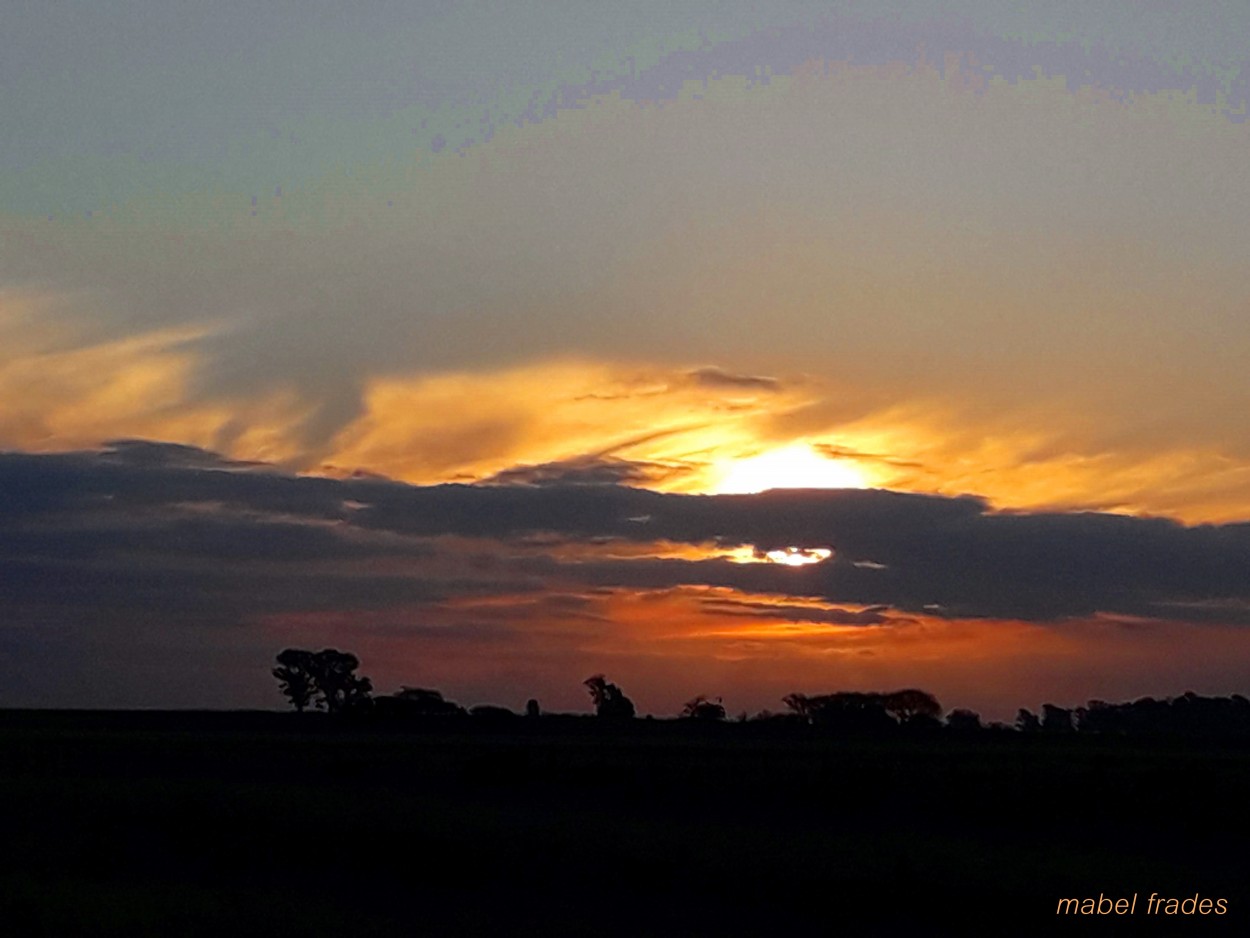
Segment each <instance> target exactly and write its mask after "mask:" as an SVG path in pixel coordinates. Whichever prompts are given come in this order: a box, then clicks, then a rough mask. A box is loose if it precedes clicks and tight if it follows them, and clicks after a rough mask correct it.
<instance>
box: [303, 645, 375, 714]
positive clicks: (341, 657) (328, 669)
mask: <svg viewBox="0 0 1250 938" xmlns="http://www.w3.org/2000/svg"><path fill="white" fill-rule="evenodd" d="M358 667H360V660H359V659H358V658H357V657H356V656H355V655H353V654H352V653H351V652H346V651H336V650H335V649H333V648H326V649H324V650H322V651H319V652H317V654H316V655H314V656H313V677H314V679H315V680H316V683H317V690H318V692H319V693H320V696H319V697H318V698H317V705H318V706H324V707H325V708H326V710H327V712H329V713H341V712H342V711H344V710H349V709H355V708H357V707H360V706H361V705H363V704H364V703H365V702H366V701H368V699H369V694H370V693H371V692H372V691H373V682H372V681H370V680H369V679H368V678H367V677H358V676H357V675H356V673H355V672H356V669H357V668H358Z"/></svg>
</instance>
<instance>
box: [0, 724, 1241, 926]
mask: <svg viewBox="0 0 1250 938" xmlns="http://www.w3.org/2000/svg"><path fill="white" fill-rule="evenodd" d="M1248 797H1250V751H1248V750H1247V749H1246V748H1245V747H1244V746H1232V745H1229V746H1220V745H1216V744H1204V745H1198V744H1188V745H1187V744H1183V743H1179V742H1178V743H1175V744H1169V743H1150V744H1147V743H1142V742H1129V741H1116V740H1101V739H1088V738H1060V739H1054V738H1047V737H1041V736H1037V737H1021V736H1018V735H1016V734H1001V735H998V734H982V735H980V736H978V737H974V738H967V739H958V738H951V737H949V736H938V737H932V738H924V739H898V740H892V741H836V740H828V739H819V738H808V737H805V736H803V735H801V734H800V735H797V736H788V737H785V738H776V737H769V736H765V735H762V734H761V733H754V734H753V733H752V732H751V729H750V726H749V725H748V726H746V727H740V726H734V725H714V726H709V727H699V726H690V725H688V724H677V723H669V722H660V721H656V722H650V721H633V723H632V724H630V725H629V726H628V727H625V728H612V727H605V726H603V725H601V724H600V723H596V722H595V721H594V720H593V719H565V720H561V719H559V718H554V719H548V718H544V719H541V720H537V721H523V720H518V721H516V722H515V723H513V724H511V725H510V726H508V727H504V728H490V727H481V726H479V725H478V724H477V722H476V721H473V720H469V719H466V720H462V721H453V723H452V724H449V725H447V726H446V727H439V726H433V727H431V728H428V729H424V730H421V731H412V730H398V729H379V728H373V727H361V726H355V725H352V724H350V723H343V722H339V723H335V722H334V721H331V720H329V719H326V718H322V717H320V715H313V716H306V717H302V718H301V717H299V716H296V715H294V714H263V713H253V714H248V713H239V714H207V713H199V714H196V713H182V714H138V713H134V714H116V713H113V714H109V713H25V712H8V713H0V811H2V812H3V819H2V823H0V831H2V832H3V838H4V839H3V844H4V849H3V852H2V853H0V933H7V934H13V935H50V936H69V935H93V934H99V935H134V936H138V935H160V936H176V935H209V934H221V935H250V934H260V935H273V936H278V935H291V936H316V935H336V936H347V935H350V936H356V935H462V934H463V935H476V934H481V935H562V934H582V935H596V934H609V935H617V934H620V935H635V934H636V935H674V936H684V935H728V934H733V935H740V934H745V935H788V934H795V935H808V934H814V935H815V934H819V935H873V934H886V935H892V934H911V935H940V934H986V935H1020V934H1056V935H1060V934H1100V935H1111V934H1130V935H1136V934H1175V935H1190V934H1193V935H1203V934H1250V914H1248V908H1250V888H1247V874H1248V873H1250V859H1248V856H1250V854H1248V852H1247V851H1248V846H1250V840H1248V837H1247V835H1248V833H1250V810H1247V806H1246V803H1247V798H1248ZM1134 892H1136V893H1137V894H1138V903H1137V908H1136V913H1135V914H1134V915H1132V916H1127V915H1126V916H1120V917H1117V916H1115V915H1102V916H1087V917H1084V918H1082V917H1078V916H1066V917H1062V918H1057V917H1056V914H1055V908H1056V902H1057V900H1058V899H1059V898H1060V897H1063V896H1071V897H1079V898H1085V897H1095V898H1096V897H1098V896H1099V894H1100V893H1101V894H1103V895H1105V896H1109V897H1114V898H1119V897H1121V896H1132V894H1133V893H1134ZM1152 892H1157V893H1160V894H1162V895H1165V896H1169V897H1178V898H1182V899H1184V898H1192V897H1193V896H1194V894H1195V893H1198V894H1200V896H1201V897H1202V898H1208V897H1209V898H1212V899H1215V898H1224V899H1226V900H1227V903H1228V909H1229V911H1228V913H1227V914H1225V915H1223V916H1216V915H1213V914H1208V915H1205V916H1204V915H1197V914H1194V915H1187V916H1180V915H1177V916H1161V915H1158V914H1156V915H1153V916H1148V915H1147V914H1146V909H1145V905H1146V901H1147V897H1148V896H1149V895H1150V894H1151V893H1152Z"/></svg>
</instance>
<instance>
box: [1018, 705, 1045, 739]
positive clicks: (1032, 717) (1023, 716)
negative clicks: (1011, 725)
mask: <svg viewBox="0 0 1250 938" xmlns="http://www.w3.org/2000/svg"><path fill="white" fill-rule="evenodd" d="M1041 728H1042V721H1041V720H1039V719H1038V718H1037V714H1036V713H1034V712H1033V711H1032V710H1026V709H1025V708H1024V707H1021V708H1020V709H1019V710H1017V711H1016V729H1018V730H1019V731H1020V732H1021V733H1036V732H1038V731H1040V730H1041Z"/></svg>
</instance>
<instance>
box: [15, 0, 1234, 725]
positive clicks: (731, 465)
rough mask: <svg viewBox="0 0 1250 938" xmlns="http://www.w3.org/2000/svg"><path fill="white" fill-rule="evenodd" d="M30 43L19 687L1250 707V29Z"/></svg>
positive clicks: (24, 100) (91, 10) (151, 35)
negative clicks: (289, 678)
mask: <svg viewBox="0 0 1250 938" xmlns="http://www.w3.org/2000/svg"><path fill="white" fill-rule="evenodd" d="M0 25H2V28H0V89H2V92H3V93H0V127H3V128H4V130H3V132H2V133H0V673H3V674H4V680H3V681H0V705H3V706H58V707H60V706H88V707H106V706H108V707H160V706H177V707H183V706H206V707H278V706H280V705H281V703H282V701H281V698H280V697H279V695H278V693H277V690H276V684H275V682H274V681H273V679H272V678H271V677H270V675H269V669H270V668H271V667H272V664H273V656H274V654H275V653H276V652H277V651H278V650H280V649H281V648H284V647H287V646H298V647H311V648H321V647H326V646H333V647H338V648H343V649H349V650H352V651H354V652H356V653H357V654H358V655H359V657H360V658H361V659H362V662H363V666H362V671H363V672H364V673H367V674H369V675H370V676H371V677H372V678H373V680H374V684H375V686H376V688H377V690H378V691H379V692H382V693H389V692H391V691H393V690H396V689H398V688H399V687H400V686H401V685H409V686H423V687H437V688H439V689H441V690H442V691H444V693H446V694H447V695H448V696H449V697H451V698H453V699H456V700H458V701H460V702H462V703H466V704H473V703H488V702H489V703H497V704H503V705H507V706H511V707H514V708H520V707H521V706H522V705H523V704H524V702H525V700H526V699H527V698H529V697H537V698H538V699H539V700H540V701H541V702H542V704H543V706H544V707H547V708H551V709H569V710H575V709H576V710H585V709H588V707H589V699H588V697H587V695H586V693H585V689H584V688H583V687H581V681H582V680H583V679H584V678H585V677H587V676H588V675H590V674H592V673H596V672H604V673H606V674H607V675H608V677H609V679H610V680H613V681H615V682H616V683H618V684H620V685H621V686H622V687H623V688H624V690H625V691H626V692H627V693H628V694H630V696H631V697H633V698H634V700H635V701H636V703H637V704H638V707H639V710H640V711H641V712H651V713H655V714H672V713H675V712H676V711H677V710H679V709H680V707H681V704H682V703H683V701H685V700H687V699H689V698H690V697H692V696H694V695H695V694H699V693H703V694H708V695H711V696H721V697H723V698H724V700H725V703H726V706H727V707H728V709H729V710H730V712H731V713H735V714H736V713H738V712H740V711H750V712H755V711H757V710H760V709H763V708H769V709H773V710H779V709H781V708H782V705H781V702H780V699H781V697H782V696H783V695H784V694H786V693H789V692H791V691H802V692H808V693H818V692H825V691H832V690H891V689H895V688H898V687H909V686H917V687H922V688H924V689H927V690H930V691H932V692H934V693H935V694H936V695H937V696H938V697H939V698H940V700H941V701H942V702H943V704H944V705H946V706H947V707H948V708H951V707H960V706H962V707H971V708H974V709H978V710H980V711H982V712H983V713H984V714H985V715H986V716H987V717H989V718H994V719H1010V718H1011V717H1012V716H1013V715H1014V712H1015V709H1016V708H1017V707H1020V706H1028V707H1037V706H1038V705H1039V704H1040V703H1041V702H1042V701H1043V700H1047V701H1053V702H1056V703H1060V704H1065V705H1075V704H1079V703H1083V702H1084V701H1086V700H1087V699H1089V698H1091V697H1101V698H1104V699H1117V700H1118V699H1125V698H1129V697H1136V696H1142V695H1146V694H1152V695H1156V696H1164V695H1172V694H1179V693H1181V692H1184V691H1186V690H1194V691H1197V692H1200V693H1213V694H1226V693H1232V692H1242V693H1245V692H1247V691H1250V664H1247V662H1250V419H1247V414H1250V367H1247V361H1248V360H1250V274H1248V272H1247V271H1248V261H1250V121H1247V102H1248V100H1250V7H1247V6H1246V4H1245V3H1244V2H1240V0H1230V2H1226V3H1221V2H1210V0H1198V2H1194V3H1189V4H1178V3H1174V2H1128V0H1108V2H1099V3H1094V4H1090V3H1066V2H1065V3H1047V4H1003V3H997V2H990V0H941V2H938V0H932V2H924V0H895V2H888V0H876V2H871V3H868V2H864V3H852V2H848V3H836V2H823V3H815V2H794V3H787V2H780V0H769V2H757V3H732V2H694V0H690V2H681V3H671V2H663V3H661V2H654V3H653V2H623V3H613V4H607V3H604V4H586V3H582V2H576V3H574V2H568V3H565V2H557V0H551V2H541V3H539V2H535V3H523V2H508V3H488V2H480V3H478V2H466V3H444V2H438V3H436V2H426V3H411V2H398V0H394V2H391V0H380V2H368V0H363V2H360V3H356V4H350V5H345V4H341V3H337V2H334V3H331V2H320V0H300V2H294V0H275V2H271V3H266V4H262V5H257V4H253V3H242V2H234V0H223V2H219V3H212V4H199V5H186V4H176V3H171V2H167V0H118V2H112V3H108V4H85V3H82V4H79V3H69V2H64V3H61V2H46V0H44V2H37V3H33V2H32V3H26V2H10V3H8V4H7V5H6V7H5V12H4V13H3V14H2V15H0ZM448 483H451V485H448ZM766 489H774V490H775V491H773V492H770V493H764V494H761V493H763V491H764V490H766ZM782 489H800V490H801V491H789V492H787V491H781V490H782Z"/></svg>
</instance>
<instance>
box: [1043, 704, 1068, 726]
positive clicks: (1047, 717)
mask: <svg viewBox="0 0 1250 938" xmlns="http://www.w3.org/2000/svg"><path fill="white" fill-rule="evenodd" d="M1042 729H1043V730H1044V731H1046V732H1047V733H1071V732H1072V731H1073V729H1074V727H1073V725H1072V711H1071V710H1068V709H1067V708H1066V707H1056V706H1055V705H1054V704H1042Z"/></svg>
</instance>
